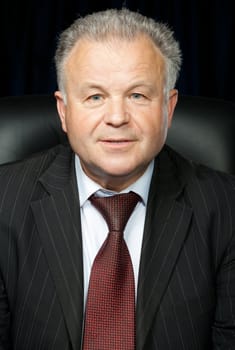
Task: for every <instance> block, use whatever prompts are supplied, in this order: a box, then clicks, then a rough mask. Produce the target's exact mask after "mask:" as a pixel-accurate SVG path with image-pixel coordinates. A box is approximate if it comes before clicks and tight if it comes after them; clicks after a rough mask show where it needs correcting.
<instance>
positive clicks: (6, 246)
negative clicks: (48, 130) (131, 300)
mask: <svg viewBox="0 0 235 350" xmlns="http://www.w3.org/2000/svg"><path fill="white" fill-rule="evenodd" d="M234 212H235V180H234V178H233V177H232V176H229V175H224V174H220V173H216V172H212V171H210V170H208V169H206V168H204V167H195V166H194V165H192V164H190V163H189V162H187V161H185V160H184V159H182V158H181V157H179V156H178V155H176V154H175V153H174V152H173V151H171V150H170V149H168V148H165V150H164V151H163V152H162V153H161V154H160V156H159V157H158V161H157V166H156V169H155V172H154V175H153V179H152V184H151V189H150V195H149V201H148V207H147V216H146V222H145V229H144V240H143V247H142V254H141V263H140V273H139V284H138V297H137V350H153V349H154V350H168V349H169V350H196V349H197V350H204V349H205V350H208V349H216V350H217V349H220V350H221V349H222V350H225V349H226V350H229V349H235V242H234V227H235V223H234V221H235V214H234ZM8 311H9V312H10V314H9V312H8ZM9 316H11V320H12V322H11V328H9V329H10V332H11V336H9V334H8V329H7V328H8V327H7V326H8V325H9V323H10V318H9ZM82 322H83V269H82V244H81V227H80V213H79V203H78V196H77V193H76V183H75V175H74V165H73V157H71V152H70V150H68V149H67V148H66V147H62V146H61V147H56V148H55V149H52V150H50V151H49V152H46V153H43V154H42V155H39V156H37V157H33V158H32V159H29V160H27V161H25V162H19V163H16V164H14V165H9V166H2V167H0V349H1V350H2V349H4V350H5V349H9V348H10V349H16V350H27V349H28V350H35V349H36V350H39V349H40V350H42V349H44V350H48V349H51V350H53V349H54V350H69V349H73V350H75V349H76V350H77V349H80V346H81V338H82ZM10 341H11V342H12V344H11V347H10V346H7V345H6V344H8V343H9V342H10Z"/></svg>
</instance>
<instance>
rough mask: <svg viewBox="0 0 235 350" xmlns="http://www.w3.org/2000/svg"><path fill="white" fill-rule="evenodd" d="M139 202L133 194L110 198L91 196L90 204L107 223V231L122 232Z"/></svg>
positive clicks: (137, 196) (122, 194) (138, 198)
mask: <svg viewBox="0 0 235 350" xmlns="http://www.w3.org/2000/svg"><path fill="white" fill-rule="evenodd" d="M139 200H140V197H139V195H138V194H136V193H134V192H129V193H121V194H117V195H114V196H110V197H97V196H95V195H93V196H91V198H90V201H91V203H92V204H93V205H94V206H95V207H96V209H98V210H99V211H100V213H101V214H102V215H103V217H104V219H105V220H106V222H107V225H108V227H109V231H110V232H113V231H118V232H123V231H124V228H125V226H126V224H127V221H128V219H129V217H130V215H131V213H132V212H133V210H134V208H135V206H136V204H137V202H138V201H139Z"/></svg>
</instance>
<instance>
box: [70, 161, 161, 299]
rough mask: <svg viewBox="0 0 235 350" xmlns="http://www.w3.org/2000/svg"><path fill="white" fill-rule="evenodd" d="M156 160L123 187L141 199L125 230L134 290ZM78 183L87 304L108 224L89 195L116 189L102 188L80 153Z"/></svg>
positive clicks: (77, 168) (102, 194)
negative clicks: (85, 165) (89, 288)
mask: <svg viewBox="0 0 235 350" xmlns="http://www.w3.org/2000/svg"><path fill="white" fill-rule="evenodd" d="M153 163H154V162H153V161H152V162H151V163H150V165H149V166H148V168H147V169H146V171H145V173H144V174H143V175H142V176H141V177H140V178H139V179H138V180H137V181H136V182H135V183H134V184H132V185H131V186H129V187H128V188H126V189H125V190H123V191H121V193H126V192H130V191H133V192H135V193H137V194H138V195H139V196H140V197H141V198H142V201H140V202H138V203H137V205H136V207H135V209H134V211H133V213H132V214H131V216H130V218H129V220H128V222H127V225H126V227H125V230H124V239H125V241H126V244H127V247H128V249H129V252H130V256H131V261H132V264H133V269H134V277H135V292H136V293H137V283H138V273H139V264H140V254H141V246H142V239H143V231H144V222H145V212H146V204H147V200H148V193H149V186H150V181H151V177H152V172H153V166H154V165H153ZM75 168H76V177H77V184H78V188H79V200H80V211H81V225H82V242H83V268H84V305H85V304H86V298H87V291H88V285H89V278H90V272H91V267H92V264H93V261H94V259H95V256H96V255H97V253H98V251H99V249H100V247H101V246H102V244H103V242H104V241H105V239H106V237H107V234H108V226H107V223H106V221H105V220H104V218H103V216H102V215H101V214H100V212H99V211H98V210H97V209H96V208H95V207H94V206H93V205H92V204H91V202H90V201H89V199H88V198H89V197H90V196H91V195H92V194H93V193H95V192H98V195H101V196H106V195H107V196H109V195H114V194H116V192H113V191H109V190H106V189H103V188H101V187H100V185H98V184H97V183H95V182H94V181H93V180H91V179H90V178H89V177H88V176H87V175H86V174H85V173H84V171H83V170H82V167H81V164H80V161H79V158H78V156H76V157H75Z"/></svg>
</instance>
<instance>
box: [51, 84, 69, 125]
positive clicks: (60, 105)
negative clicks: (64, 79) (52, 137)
mask: <svg viewBox="0 0 235 350" xmlns="http://www.w3.org/2000/svg"><path fill="white" fill-rule="evenodd" d="M54 96H55V98H56V106H57V111H58V114H59V117H60V121H61V126H62V129H63V130H64V132H67V126H66V104H65V102H64V97H63V95H62V93H61V92H60V91H56V92H55V94H54Z"/></svg>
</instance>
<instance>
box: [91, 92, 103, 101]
mask: <svg viewBox="0 0 235 350" xmlns="http://www.w3.org/2000/svg"><path fill="white" fill-rule="evenodd" d="M101 99H102V96H101V95H99V94H96V95H92V96H89V97H88V100H91V101H94V102H96V101H100V100H101Z"/></svg>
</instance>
